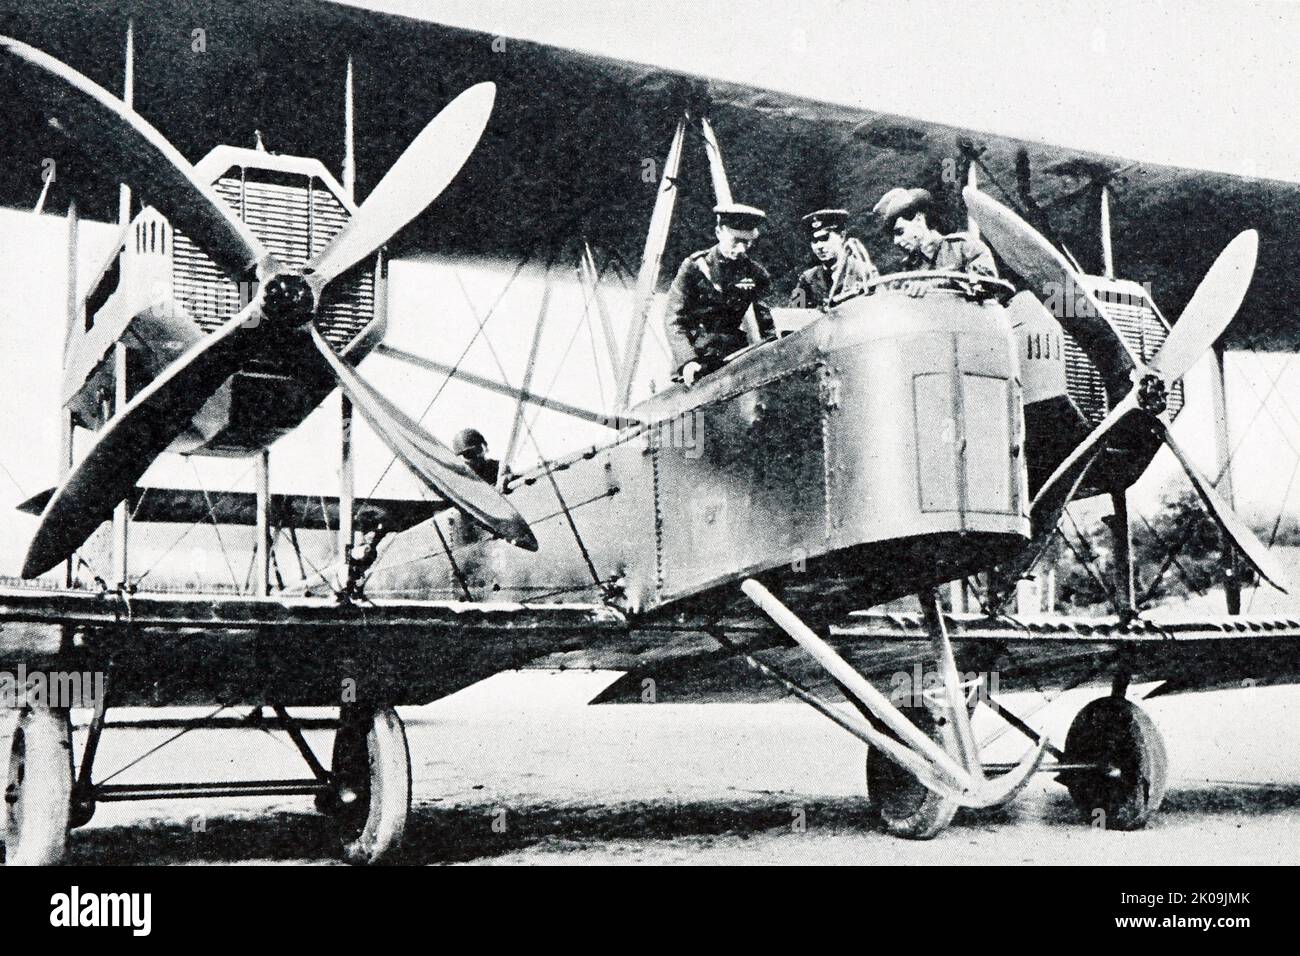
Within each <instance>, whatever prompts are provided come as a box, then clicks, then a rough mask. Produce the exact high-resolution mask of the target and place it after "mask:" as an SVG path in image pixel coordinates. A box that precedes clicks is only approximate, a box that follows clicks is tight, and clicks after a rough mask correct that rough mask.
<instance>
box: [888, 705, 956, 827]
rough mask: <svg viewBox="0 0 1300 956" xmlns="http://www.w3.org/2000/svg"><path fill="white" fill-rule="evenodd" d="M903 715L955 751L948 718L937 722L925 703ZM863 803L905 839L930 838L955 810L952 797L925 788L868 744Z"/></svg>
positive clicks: (949, 750)
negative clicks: (864, 800)
mask: <svg viewBox="0 0 1300 956" xmlns="http://www.w3.org/2000/svg"><path fill="white" fill-rule="evenodd" d="M907 715H908V717H910V718H911V719H912V721H913V723H915V724H916V725H917V727H919V728H920V729H921V730H922V731H924V732H925V733H926V734H927V735H929V737H930V739H931V740H933V741H935V742H936V743H938V744H939V745H940V746H941V747H943V748H944V750H946V751H947V752H948V753H956V734H955V731H954V730H953V727H952V723H951V722H950V721H944V722H943V725H942V726H939V725H938V724H937V723H936V721H935V718H934V717H933V715H932V714H931V713H930V711H929V709H928V708H925V707H916V708H912V709H910V710H909V711H907ZM867 805H868V807H869V808H870V809H871V811H872V813H874V814H875V815H876V816H877V817H878V818H879V820H880V822H881V824H883V826H884V827H885V829H886V830H887V831H889V832H890V833H891V834H893V835H894V836H897V837H904V838H906V839H909V840H931V839H933V838H934V837H936V836H938V835H939V834H940V833H942V832H943V831H944V830H945V829H946V828H947V826H948V824H950V823H951V822H952V818H953V816H954V815H956V813H957V802H956V801H955V800H949V799H947V798H946V797H941V796H939V795H938V794H937V793H935V792H934V791H932V790H927V789H926V788H925V787H923V786H921V784H919V783H917V781H916V778H915V777H913V776H912V775H911V774H909V773H908V772H907V771H906V770H904V769H903V768H902V767H900V766H898V764H896V763H894V762H893V761H892V760H890V759H889V758H888V757H886V756H885V755H884V754H883V753H881V752H880V751H878V750H876V749H875V748H872V747H868V748H867Z"/></svg>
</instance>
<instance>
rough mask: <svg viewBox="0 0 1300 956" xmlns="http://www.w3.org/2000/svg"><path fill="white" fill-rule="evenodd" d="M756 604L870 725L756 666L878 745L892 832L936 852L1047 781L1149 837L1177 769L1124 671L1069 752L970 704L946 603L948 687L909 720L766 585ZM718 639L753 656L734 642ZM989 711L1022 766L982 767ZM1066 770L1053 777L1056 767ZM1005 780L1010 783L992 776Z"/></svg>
mask: <svg viewBox="0 0 1300 956" xmlns="http://www.w3.org/2000/svg"><path fill="white" fill-rule="evenodd" d="M742 588H743V590H744V592H745V594H746V595H747V596H748V597H749V598H750V600H752V601H753V602H754V603H755V604H757V605H758V607H759V608H760V609H761V610H762V611H763V612H764V613H766V614H767V615H768V616H769V617H771V618H772V620H773V621H774V622H776V624H777V625H778V626H779V627H780V628H781V629H782V630H783V631H785V632H786V633H787V634H789V635H790V637H792V638H793V639H794V640H795V642H796V643H797V644H799V645H800V646H801V647H802V648H803V649H804V650H806V651H807V652H808V654H809V656H811V657H812V658H813V659H814V660H815V661H816V662H817V663H818V664H820V665H821V666H822V667H823V668H825V670H826V671H827V673H829V674H830V676H831V677H832V678H833V679H834V680H835V682H836V683H837V684H838V685H839V687H840V689H841V690H842V691H843V692H844V696H845V697H846V698H847V699H848V701H849V703H851V704H852V705H853V706H854V707H855V708H856V710H857V712H858V713H860V714H861V717H859V716H857V714H854V713H850V712H847V711H845V710H844V709H843V708H839V707H835V706H833V705H831V704H829V703H828V702H826V701H825V700H822V699H821V698H820V697H818V696H817V695H816V694H813V693H812V692H811V691H809V690H808V689H807V688H805V687H802V686H800V685H799V684H798V683H796V682H795V681H794V680H792V679H791V678H790V677H788V676H787V675H785V674H783V673H781V671H779V670H777V669H776V668H775V667H772V666H770V665H768V664H764V663H763V662H762V661H759V660H757V659H756V658H754V657H753V656H751V655H745V660H746V661H747V662H748V663H749V665H750V666H751V667H753V668H754V669H755V670H757V671H758V672H759V673H761V674H763V676H765V677H768V678H769V679H771V680H774V681H776V682H777V683H779V684H781V685H782V686H783V687H785V688H786V690H787V691H789V692H790V693H792V694H794V695H795V696H796V697H798V698H799V699H800V700H802V701H804V702H805V703H807V704H809V705H810V706H812V707H813V708H814V709H816V710H817V711H819V712H820V713H822V714H824V715H825V716H826V717H828V718H830V719H831V720H832V721H834V722H835V723H837V724H839V725H840V726H841V727H843V728H844V729H845V730H847V731H848V732H849V733H851V734H853V735H854V736H855V737H857V738H859V739H860V740H862V741H863V742H864V743H866V744H867V746H868V750H867V767H866V776H867V799H868V801H869V806H870V807H871V810H872V811H873V812H874V813H875V814H877V815H878V816H879V818H880V821H881V823H882V824H883V825H884V827H885V829H886V830H888V831H889V832H890V833H892V834H894V835H895V836H900V837H907V838H909V839H913V840H927V839H930V838H931V837H934V836H936V835H938V834H939V833H941V832H943V830H944V828H945V827H947V826H948V824H949V823H951V822H952V819H953V817H954V815H955V814H956V812H957V810H958V809H959V808H961V807H994V806H998V805H1000V804H1004V803H1007V802H1008V801H1010V800H1011V799H1013V798H1014V797H1015V796H1016V795H1017V794H1018V793H1019V792H1020V791H1021V790H1023V789H1024V788H1025V786H1026V785H1027V784H1028V782H1029V779H1030V778H1031V776H1032V775H1033V774H1034V773H1035V772H1037V771H1039V770H1042V771H1045V772H1049V773H1055V774H1057V775H1058V776H1057V779H1058V780H1059V781H1060V782H1061V783H1063V784H1064V785H1065V786H1066V787H1067V788H1068V789H1069V791H1070V796H1071V797H1072V798H1073V799H1074V802H1075V804H1076V805H1077V806H1078V808H1079V812H1080V814H1081V815H1082V816H1083V819H1084V821H1085V822H1087V823H1089V824H1092V825H1093V826H1098V825H1100V826H1103V827H1106V828H1107V829H1111V830H1136V829H1139V828H1141V827H1143V826H1145V825H1146V823H1147V821H1148V820H1149V819H1150V818H1151V815H1152V814H1154V813H1155V812H1156V811H1157V810H1158V809H1159V808H1160V803H1161V801H1162V800H1163V799H1164V795H1165V787H1166V784H1167V782H1168V773H1169V771H1168V766H1169V764H1168V759H1167V757H1166V755H1165V745H1164V741H1163V740H1162V739H1161V737H1160V732H1159V731H1158V730H1157V729H1156V726H1155V724H1154V723H1152V721H1151V718H1150V717H1149V716H1148V715H1147V714H1146V712H1145V711H1143V710H1142V708H1141V707H1139V706H1138V705H1137V704H1135V703H1134V702H1132V701H1131V700H1129V699H1128V698H1127V697H1126V696H1125V695H1126V693H1127V690H1128V684H1129V672H1128V668H1127V667H1126V666H1125V665H1124V663H1123V661H1122V659H1121V662H1120V663H1119V666H1118V669H1117V672H1116V676H1115V680H1114V682H1113V685H1112V688H1111V694H1110V696H1108V697H1103V698H1101V699H1100V700H1094V701H1093V702H1092V703H1090V704H1088V705H1087V706H1086V707H1084V708H1083V709H1082V710H1081V711H1079V713H1078V715H1077V716H1076V717H1075V719H1074V722H1073V723H1072V724H1071V725H1070V730H1069V733H1068V734H1067V735H1066V741H1065V749H1064V750H1060V749H1058V748H1057V747H1054V746H1052V744H1051V743H1050V742H1049V741H1048V739H1047V737H1046V735H1044V734H1040V733H1038V732H1037V731H1035V730H1034V729H1033V728H1032V727H1030V726H1029V725H1028V724H1026V723H1025V722H1024V721H1023V720H1021V719H1020V718H1019V717H1017V716H1016V715H1015V714H1013V713H1011V712H1010V711H1008V710H1007V709H1006V708H1005V707H1004V706H1003V705H1002V704H1000V703H999V702H997V701H996V700H994V699H993V698H992V697H991V696H990V695H987V694H976V693H968V692H967V689H966V688H964V687H963V685H962V684H961V682H960V679H959V677H958V673H957V664H956V660H955V659H954V657H953V652H952V644H951V642H950V641H949V639H948V631H947V624H946V623H945V621H944V618H943V614H942V609H941V607H940V605H939V600H938V597H937V596H936V595H935V594H934V593H933V592H931V593H925V594H921V595H920V599H921V608H922V611H923V612H924V617H925V622H926V627H927V629H928V630H929V632H930V641H931V646H932V648H933V649H934V657H935V660H936V661H937V662H938V665H939V676H940V678H941V680H940V685H941V686H940V687H939V688H938V690H937V691H935V692H930V691H927V692H925V693H924V694H923V695H922V701H923V703H924V706H918V707H913V708H912V715H911V716H910V717H909V716H908V715H906V714H904V712H903V711H901V710H899V709H898V708H897V707H896V706H895V705H894V704H893V703H892V702H891V701H890V700H888V699H887V698H886V697H885V696H884V695H883V694H881V693H880V692H879V691H877V690H876V689H875V688H874V687H873V686H872V685H871V684H870V682H868V681H867V680H866V679H865V678H863V677H862V675H860V674H859V673H858V672H857V671H856V670H854V669H853V667H852V665H850V664H849V663H848V662H847V661H845V660H844V658H842V657H841V656H840V655H839V654H837V653H836V652H835V650H834V649H833V648H832V647H831V646H830V645H829V644H827V643H826V642H825V641H823V640H822V639H821V638H820V637H818V636H817V635H816V634H815V633H814V632H813V631H812V630H811V629H810V628H808V627H807V625H805V624H804V623H803V622H802V621H800V620H799V618H798V617H796V616H795V614H794V613H793V612H792V611H791V610H790V609H789V608H787V607H786V606H785V605H784V604H782V603H781V602H780V601H778V600H777V599H776V598H775V597H773V596H772V594H771V593H770V592H769V591H768V590H767V589H766V588H764V587H763V586H762V585H761V584H759V583H758V582H756V581H753V580H749V581H746V582H745V583H744V584H743V585H742ZM714 636H715V638H716V639H717V640H718V641H719V642H720V643H722V644H723V645H724V646H726V647H730V648H732V649H733V650H735V651H736V652H737V653H739V654H742V655H743V654H744V653H745V652H744V651H743V650H742V649H741V648H739V647H736V645H734V644H732V643H731V642H730V641H728V640H727V638H726V637H725V636H724V635H720V634H715V635H714ZM981 703H983V704H985V705H986V706H988V707H989V709H991V710H992V711H993V712H994V713H996V714H998V715H999V716H1000V717H1001V718H1002V719H1003V720H1005V721H1006V722H1007V723H1008V724H1009V725H1010V726H1011V727H1012V728H1013V729H1015V730H1016V731H1018V732H1019V733H1021V734H1023V735H1024V736H1025V737H1027V738H1028V739H1029V740H1030V741H1032V743H1033V745H1034V746H1033V748H1032V749H1031V750H1030V751H1029V752H1028V753H1027V754H1026V755H1025V756H1024V757H1023V758H1021V760H1020V761H1019V762H1018V763H1015V764H1010V765H998V764H987V763H984V762H983V761H981V759H980V755H979V748H978V745H977V744H976V742H975V736H974V733H973V731H972V730H971V714H972V712H973V711H974V709H975V708H976V707H977V706H978V705H979V704H981ZM1047 754H1050V755H1051V756H1052V758H1053V760H1054V762H1052V763H1049V764H1047V765H1046V766H1044V765H1043V763H1042V761H1043V758H1044V756H1045V755H1047ZM990 771H1001V773H1000V774H999V775H998V776H989V775H987V772H990Z"/></svg>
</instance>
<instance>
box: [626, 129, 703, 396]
mask: <svg viewBox="0 0 1300 956" xmlns="http://www.w3.org/2000/svg"><path fill="white" fill-rule="evenodd" d="M685 137H686V117H684V116H683V117H682V118H681V119H680V120H678V122H677V132H675V133H673V142H672V145H671V146H669V147H668V158H667V159H666V160H665V161H664V175H663V178H662V179H661V180H660V181H659V192H658V193H657V194H656V196H655V208H654V212H653V213H651V215H650V231H649V233H648V234H647V236H646V241H645V252H644V254H642V256H641V271H640V272H638V273H637V277H636V297H635V298H634V300H633V301H634V303H635V304H634V306H633V309H632V327H631V328H630V329H629V330H628V333H627V343H626V345H625V346H624V352H623V361H622V363H620V364H621V367H620V369H619V378H618V392H617V394H616V396H615V398H616V400H617V402H618V407H619V408H620V409H625V408H627V407H628V406H629V405H630V404H631V400H632V383H633V381H635V379H636V370H637V366H638V365H639V364H640V363H641V343H642V341H643V340H644V338H645V329H646V323H647V322H648V321H649V320H650V308H651V306H653V305H654V300H655V286H656V285H658V283H659V269H660V266H661V264H662V262H663V257H664V246H666V245H667V244H668V227H669V225H671V223H672V219H673V207H674V206H675V205H676V204H677V176H678V173H679V172H680V170H681V167H682V140H683V139H684V138H685Z"/></svg>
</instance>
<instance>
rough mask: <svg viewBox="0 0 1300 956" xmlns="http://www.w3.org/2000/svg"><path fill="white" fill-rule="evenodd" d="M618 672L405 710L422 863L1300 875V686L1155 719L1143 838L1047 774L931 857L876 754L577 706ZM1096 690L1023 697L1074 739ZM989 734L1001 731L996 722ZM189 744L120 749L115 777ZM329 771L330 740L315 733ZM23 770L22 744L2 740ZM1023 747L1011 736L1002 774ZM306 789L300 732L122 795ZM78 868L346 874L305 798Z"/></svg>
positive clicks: (531, 680)
mask: <svg viewBox="0 0 1300 956" xmlns="http://www.w3.org/2000/svg"><path fill="white" fill-rule="evenodd" d="M608 679H609V678H608V677H607V676H606V675H604V674H591V673H587V674H575V673H568V674H560V675H549V674H539V673H536V672H519V673H511V674H501V675H498V676H497V677H496V678H493V679H492V680H491V681H487V682H484V683H483V684H481V685H478V686H476V687H474V688H471V689H469V690H468V691H465V692H462V693H461V694H458V695H456V696H454V697H452V698H448V699H447V700H445V701H441V702H438V703H436V704H432V705H429V706H426V707H420V708H411V709H407V710H404V711H403V714H404V717H405V718H406V721H407V730H408V735H409V741H410V747H411V753H412V758H413V762H414V808H413V814H412V820H411V823H410V827H409V831H408V837H407V841H406V846H405V849H404V851H403V852H402V854H401V861H402V862H407V863H514V864H518V863H543V864H555V863H567V864H584V863H639V864H646V863H668V864H673V863H696V864H723V863H756V864H766V863H830V864H840V863H857V864H861V863H960V864H978V863H1022V862H1023V863H1057V864H1092V863H1121V864H1146V863H1158V864H1177V863H1204V864H1221V863H1286V864H1293V863H1296V862H1297V861H1300V759H1298V758H1300V735H1297V734H1296V733H1295V731H1294V728H1296V727H1297V726H1300V720H1298V719H1297V718H1300V689H1297V688H1257V689H1249V690H1244V691H1234V692H1231V693H1212V694H1200V695H1190V696H1181V697H1171V698H1167V699H1157V700H1153V701H1151V702H1150V704H1149V709H1150V712H1151V714H1152V716H1153V717H1154V719H1155V721H1156V723H1157V724H1158V725H1159V727H1160V729H1161V730H1162V731H1163V733H1164V734H1165V738H1166V742H1167V745H1168V749H1169V756H1170V765H1171V778H1172V779H1171V783H1170V787H1169V793H1168V796H1167V798H1166V800H1165V805H1164V810H1163V812H1162V813H1161V814H1160V815H1159V816H1158V817H1157V818H1156V819H1155V820H1154V822H1153V823H1152V824H1151V825H1150V826H1149V827H1148V828H1147V829H1146V830H1144V831H1141V832H1137V833H1117V832H1106V831H1104V830H1097V829H1093V828H1091V827H1089V826H1087V825H1085V824H1083V823H1081V822H1079V820H1078V817H1077V814H1076V811H1075V808H1074V805H1073V804H1072V803H1071V801H1070V799H1069V796H1068V794H1067V793H1066V791H1065V790H1064V788H1063V787H1061V786H1060V785H1059V784H1057V783H1055V782H1054V779H1053V778H1052V777H1051V776H1050V775H1046V774H1044V775H1040V776H1039V777H1038V778H1036V779H1035V781H1034V783H1032V784H1031V785H1030V787H1029V788H1028V790H1027V791H1026V792H1025V793H1023V794H1022V795H1021V796H1020V797H1019V798H1018V799H1017V800H1016V801H1015V802H1014V803H1012V804H1011V805H1010V806H1008V807H1005V808H1002V809H999V810H994V811H986V812H981V813H972V812H963V813H961V814H959V815H958V818H957V820H956V821H955V823H954V825H953V826H952V827H951V828H950V829H949V830H947V831H946V832H944V833H943V834H941V835H940V836H939V837H938V838H937V839H935V840H932V841H929V842H909V841H903V840H899V839H896V838H893V837H891V836H888V835H886V834H885V833H883V832H881V831H880V830H879V829H878V827H877V826H876V825H874V824H873V823H872V822H871V820H870V819H869V817H868V815H867V814H866V813H864V808H863V799H862V794H863V754H864V748H863V747H862V745H861V744H859V743H858V742H857V741H855V740H854V739H852V738H850V737H848V736H847V735H846V734H844V733H843V731H841V730H839V729H838V728H836V727H834V726H833V725H831V724H830V723H829V722H827V721H826V720H825V719H824V718H822V717H821V716H819V715H817V714H815V713H813V712H811V711H810V710H809V709H808V708H806V707H804V706H803V705H800V704H797V703H794V702H782V703H776V704H762V705H743V704H736V705H726V704H705V705H687V704H679V705H675V704H671V703H658V704H649V705H638V706H599V707H586V706H581V702H582V701H585V700H586V699H589V698H590V697H591V696H592V695H593V694H594V693H596V692H597V691H598V690H599V689H600V687H601V686H603V684H604V683H605V682H606V681H607V680H608ZM1134 690H1135V691H1136V692H1140V691H1141V690H1142V688H1135V689H1134ZM1098 693H1100V692H1099V691H1091V692H1087V691H1076V692H1072V693H1069V694H1065V695H1062V696H1060V697H1057V698H1056V699H1055V700H1052V701H1050V702H1047V701H1045V699H1044V698H1042V697H1039V696H1037V695H1023V696H1019V697H1016V698H1009V700H1012V699H1014V702H1015V704H1017V705H1018V706H1019V709H1020V710H1021V712H1022V713H1023V712H1032V711H1034V710H1035V709H1036V708H1041V709H1039V710H1038V711H1037V713H1035V714H1034V717H1033V719H1032V721H1031V722H1033V723H1034V724H1035V725H1037V726H1045V727H1047V728H1048V730H1049V732H1050V733H1051V734H1052V736H1053V739H1054V741H1056V742H1057V743H1060V742H1062V741H1063V740H1064V734H1065V730H1066V728H1067V727H1068V725H1069V721H1070V718H1071V717H1072V716H1073V714H1074V713H1075V712H1076V711H1077V709H1078V708H1079V706H1081V705H1082V703H1084V702H1085V701H1086V700H1088V699H1089V698H1090V697H1091V696H1094V695H1096V694H1098ZM976 726H977V729H978V730H979V731H980V732H981V735H982V736H983V737H987V736H990V735H991V734H993V733H995V732H997V731H999V730H1001V729H1002V727H1004V725H1002V724H1000V722H999V721H998V720H997V719H996V718H994V717H992V716H991V715H989V714H987V713H983V714H982V715H981V716H980V718H979V720H978V721H977V725H976ZM170 733H171V732H166V731H158V730H130V731H110V732H109V733H108V734H107V735H106V736H105V742H104V746H103V748H102V750H101V757H100V760H99V761H98V767H99V771H98V772H97V774H96V777H97V779H98V780H100V781H101V782H102V781H104V780H105V779H106V778H107V777H108V776H109V775H110V774H112V773H113V772H114V770H115V769H116V768H118V767H120V766H122V765H124V764H126V763H127V762H129V761H130V760H132V759H134V758H135V757H136V756H139V755H140V754H142V753H144V752H146V751H147V750H149V749H150V748H152V747H154V746H156V745H157V744H158V743H160V742H162V741H163V740H165V739H166V737H168V736H169V735H170ZM309 739H310V740H311V742H312V744H313V746H314V747H315V748H316V749H317V751H318V752H321V753H328V744H329V732H328V731H321V732H310V733H309ZM0 745H2V746H3V747H4V750H3V751H2V752H4V753H7V751H8V743H7V740H0ZM1024 746H1025V741H1024V739H1023V738H1020V737H1018V736H1017V735H1015V734H1014V733H1006V734H1003V735H1002V736H1000V737H998V739H997V740H996V741H994V742H993V743H992V744H991V745H990V747H989V749H988V750H987V751H986V757H989V758H991V759H995V760H997V759H1014V758H1015V757H1016V756H1018V755H1019V753H1020V752H1021V751H1022V749H1023V747H1024ZM277 775H282V776H294V777H297V776H303V775H305V768H304V767H303V766H302V765H301V762H300V760H299V758H298V756H297V754H296V752H295V751H293V750H292V749H291V746H290V744H289V743H288V741H287V740H286V739H285V738H284V736H283V735H282V734H279V733H277V734H275V735H274V736H272V735H270V734H268V733H264V732H259V731H256V730H221V731H204V732H196V733H191V734H188V735H186V736H184V737H182V738H181V739H180V740H178V741H176V742H175V743H173V744H172V745H170V746H169V747H167V748H166V749H163V750H161V751H159V752H158V753H156V754H154V755H152V756H150V757H148V758H147V759H146V760H144V761H143V762H141V763H140V764H139V765H137V766H135V767H133V768H131V769H130V770H128V771H127V772H126V773H123V774H122V775H120V776H118V777H116V778H115V779H114V782H118V783H124V782H129V781H140V782H143V781H154V782H157V781H166V780H177V779H201V778H213V779H215V778H222V777H224V778H231V779H234V778H243V779H251V778H265V777H273V776H277ZM69 862H72V863H77V864H91V865H93V864H100V863H167V864H174V863H237V862H258V863H270V862H275V863H333V862H335V851H334V840H333V836H332V833H331V831H330V828H329V826H328V824H327V822H326V821H325V819H324V818H323V817H321V816H320V815H318V814H317V813H315V811H314V810H313V809H312V806H311V801H310V799H309V798H283V799H278V800H252V799H248V800H244V799H240V800H231V799H226V800H192V801H166V802H155V803H131V804H107V805H102V806H101V807H100V808H99V809H98V811H97V813H96V815H95V818H94V820H93V821H92V822H91V823H90V824H89V825H88V826H87V827H85V828H84V829H81V830H78V831H75V832H74V834H73V836H72V839H71V846H70V859H69Z"/></svg>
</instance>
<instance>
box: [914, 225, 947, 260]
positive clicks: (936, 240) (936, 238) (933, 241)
mask: <svg viewBox="0 0 1300 956" xmlns="http://www.w3.org/2000/svg"><path fill="white" fill-rule="evenodd" d="M942 243H943V234H942V233H940V232H938V231H937V230H934V229H931V230H930V233H929V235H927V236H926V237H925V238H924V239H922V240H921V247H920V248H919V249H918V250H917V255H919V256H920V257H921V258H922V259H924V260H925V261H926V262H934V257H935V256H936V255H937V254H938V252H939V246H940V245H941V244H942Z"/></svg>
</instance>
